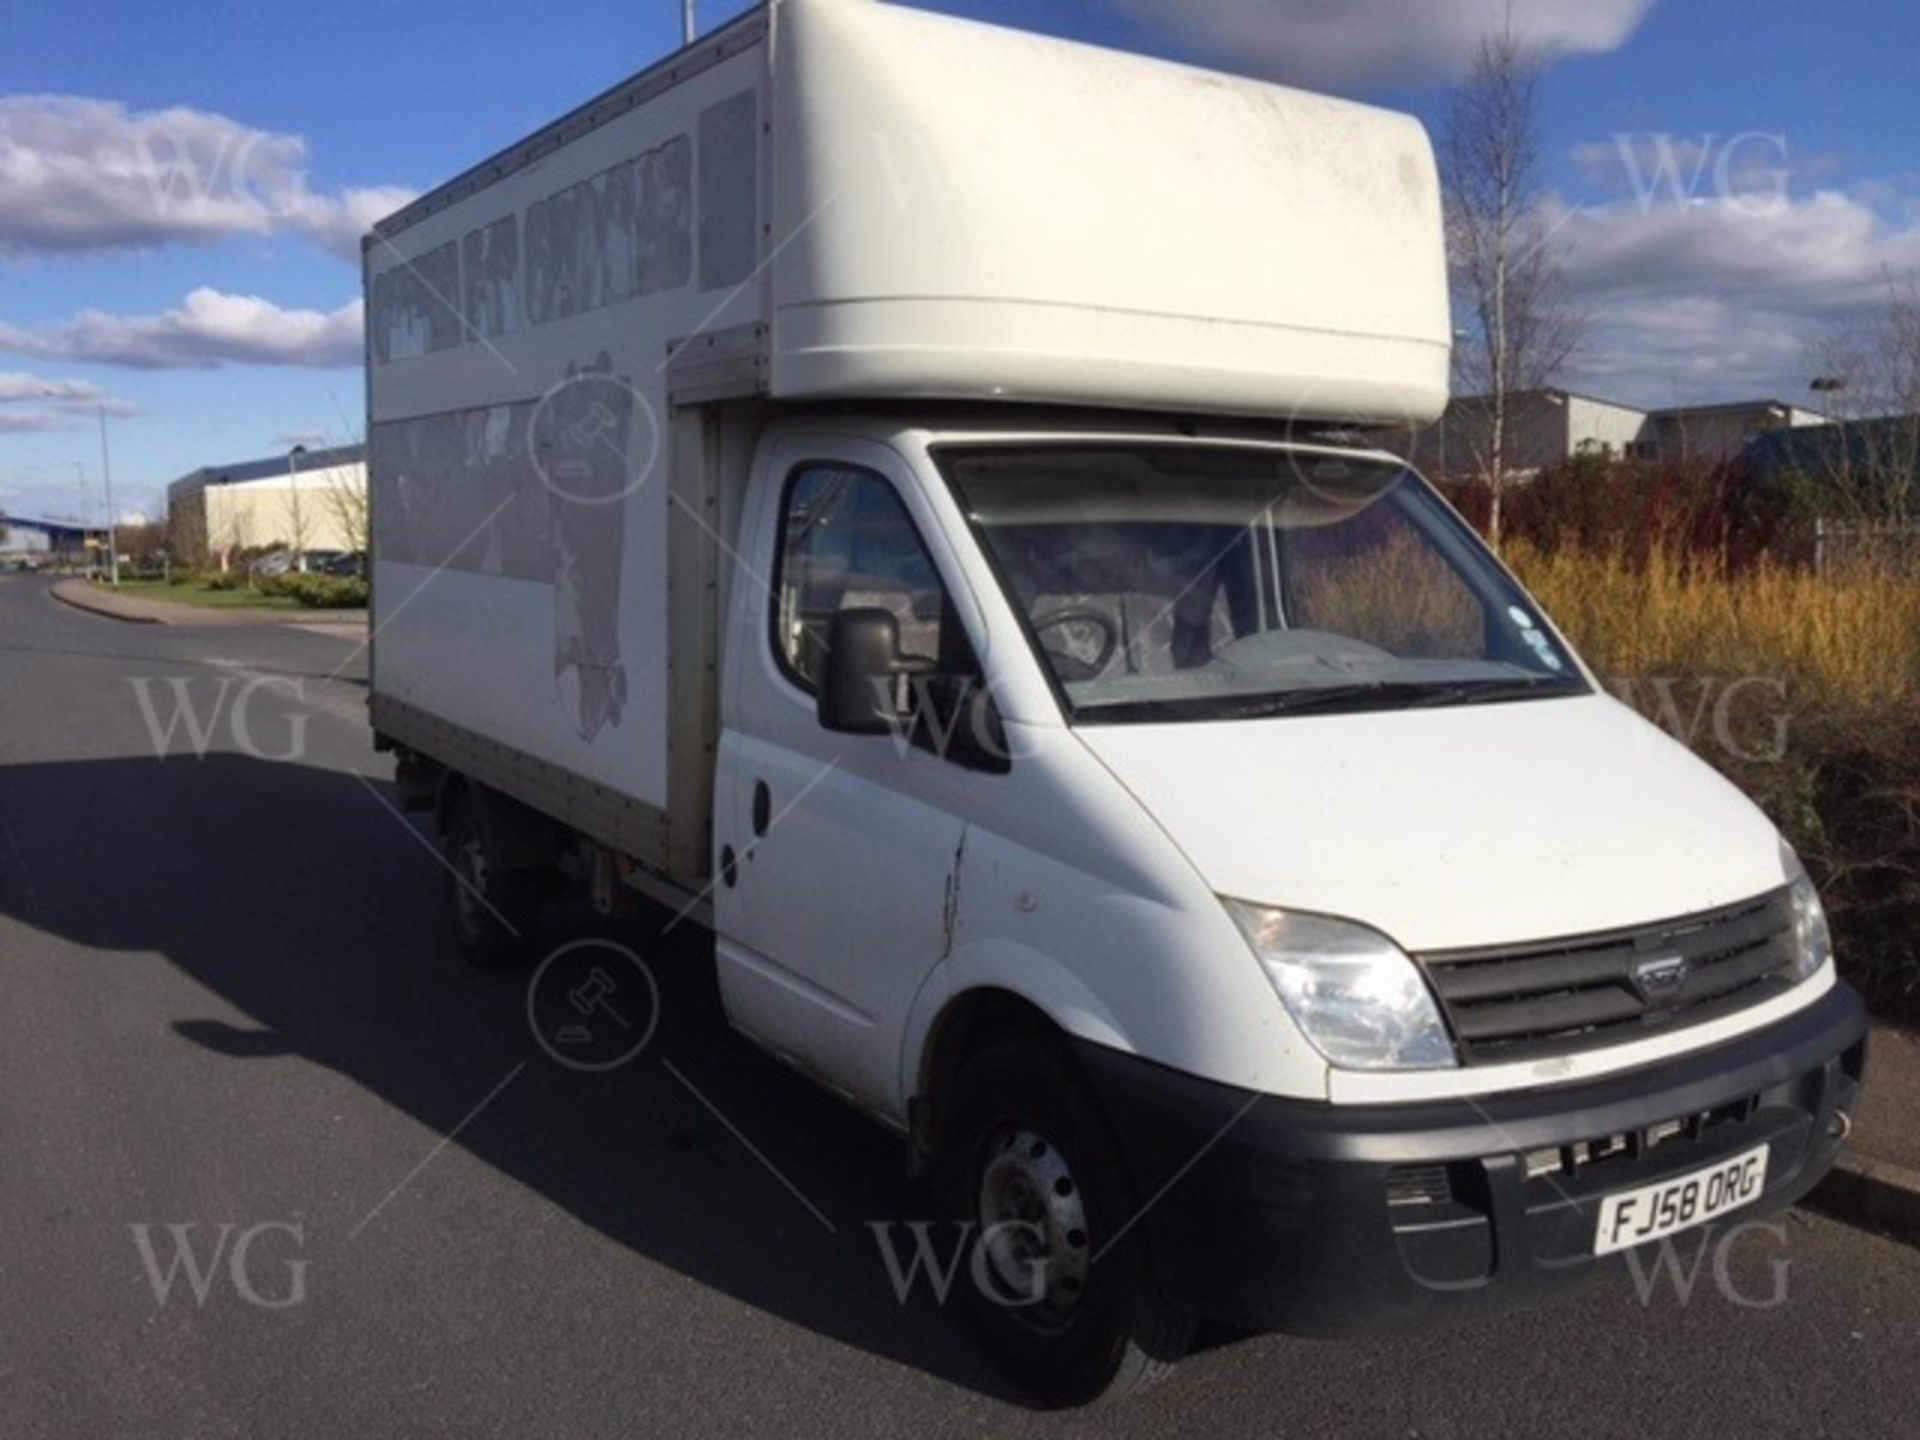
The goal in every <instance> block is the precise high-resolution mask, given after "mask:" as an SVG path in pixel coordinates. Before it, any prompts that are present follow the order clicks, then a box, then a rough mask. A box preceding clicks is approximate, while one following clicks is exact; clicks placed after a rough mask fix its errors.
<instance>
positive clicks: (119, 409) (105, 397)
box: [0, 370, 140, 435]
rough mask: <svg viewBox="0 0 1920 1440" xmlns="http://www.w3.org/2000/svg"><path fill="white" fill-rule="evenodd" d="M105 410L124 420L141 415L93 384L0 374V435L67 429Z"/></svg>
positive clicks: (129, 402) (135, 407)
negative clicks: (84, 418) (77, 421)
mask: <svg viewBox="0 0 1920 1440" xmlns="http://www.w3.org/2000/svg"><path fill="white" fill-rule="evenodd" d="M102 410H104V411H105V412H106V413H107V414H109V415H117V416H121V417H125V416H129V415H137V414H139V413H140V411H139V407H138V406H136V405H134V404H133V403H132V402H131V401H127V400H122V399H120V398H119V397H117V396H114V395H109V394H108V393H107V392H106V391H104V390H102V389H101V388H100V387H99V386H98V385H95V384H93V383H92V382H91V381H87V380H48V379H45V378H43V377H42V376H39V375H27V374H22V373H21V372H19V371H17V370H16V371H11V372H6V371H0V434H7V435H30V434H42V433H45V432H47V431H51V430H64V429H66V428H67V427H68V426H69V425H71V424H73V423H74V422H75V421H76V420H77V419H80V418H83V417H91V416H93V415H95V414H97V413H99V412H100V411H102Z"/></svg>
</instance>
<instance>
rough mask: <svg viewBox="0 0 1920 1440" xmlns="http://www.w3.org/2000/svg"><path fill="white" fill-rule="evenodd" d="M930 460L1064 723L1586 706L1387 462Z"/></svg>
mask: <svg viewBox="0 0 1920 1440" xmlns="http://www.w3.org/2000/svg"><path fill="white" fill-rule="evenodd" d="M938 459H939V462H940V464H941V467H942V469H943V470H944V472H945V474H946V476H947V478H948V481H949V483H950V484H951V485H952V486H953V488H954V490H955V492H956V493H957V494H958V496H959V498H960V501H961V504H962V505H963V506H964V508H965V509H966V512H967V515H968V518H969V520H970V522H971V523H972V525H973V527H974V529H975V532H976V533H977V534H978V536H979V538H980V541H981V543H982V545H983V546H984V547H985V549H986V551H987V554H988V558H989V559H990V560H991V562H992V564H993V566H994V568H995V570H996V571H997V573H998V575H999V577H1000V580H1001V583H1002V584H1003V585H1004V587H1005V589H1006V591H1007V593H1008V595H1009V597H1010V599H1011V600H1012V602H1013V604H1014V606H1015V607H1016V608H1017V610H1018V611H1019V613H1020V615H1021V616H1022V618H1023V619H1024V621H1025V624H1026V628H1027V631H1028V634H1029V635H1030V637H1031V639H1032V642H1033V644H1034V646H1035V648H1036V650H1037V652H1038V653H1039V655H1040V657H1041V659H1042V660H1043V661H1044V663H1045V664H1046V666H1047V669H1048V671H1049V673H1050V674H1051V675H1052V677H1053V680H1054V682H1055V685H1056V688H1057V689H1058V691H1059V693H1060V694H1061V696H1062V698H1063V700H1064V701H1065V703H1066V705H1067V707H1068V709H1069V711H1070V714H1071V716H1072V718H1073V719H1074V720H1075V721H1076V722H1100V721H1124V720H1146V721H1152V720H1181V719H1229V718H1242V717H1252V716H1260V715H1274V714H1285V713H1293V712H1307V711H1318V712H1326V711H1329V710H1338V709H1350V710H1353V709H1395V708H1403V707H1413V706H1429V705H1455V704H1474V703H1492V702H1495V701H1508V700H1525V699H1540V698H1548V697H1553V696H1564V695H1569V694H1583V693H1586V690H1587V685H1586V682H1585V681H1584V680H1583V679H1581V677H1580V672H1579V669H1578V667H1577V666H1576V665H1575V664H1574V662H1573V658H1572V657H1571V656H1570V655H1568V654H1567V653H1566V652H1565V651H1564V649H1563V648H1562V646H1561V644H1560V642H1559V641H1558V640H1557V639H1556V638H1554V637H1553V635H1552V634H1551V633H1550V632H1549V631H1548V629H1547V627H1546V626H1545V624H1544V623H1543V622H1542V620H1541V618H1540V615H1539V613H1538V611H1537V610H1536V608H1535V607H1534V605H1533V602H1532V601H1531V600H1530V599H1529V598H1528V597H1527V595H1526V594H1525V592H1523V591H1522V590H1521V589H1520V588H1519V587H1518V586H1517V585H1515V584H1514V583H1513V581H1512V580H1510V579H1509V578H1508V577H1507V575H1506V574H1505V572H1503V571H1502V570H1501V569H1500V567H1499V566H1498V565H1496V564H1494V563H1493V561H1492V559H1491V558H1490V557H1489V556H1488V554H1487V552H1486V550H1485V549H1484V547H1483V546H1482V545H1481V544H1480V542H1479V540H1478V539H1477V538H1476V537H1475V536H1474V535H1473V534H1472V533H1471V532H1470V531H1468V530H1467V529H1466V527H1465V526H1463V525H1462V524H1461V523H1460V522H1459V520H1458V519H1457V518H1456V517H1455V516H1454V515H1453V513H1452V512H1451V511H1450V510H1448V509H1447V507H1446V506H1445V505H1444V504H1442V503H1441V502H1440V500H1439V499H1438V498H1437V497H1436V496H1435V495H1434V494H1433V492H1432V491H1431V490H1430V489H1428V487H1427V486H1426V485H1425V483H1424V482H1422V481H1421V480H1420V479H1419V478H1418V477H1417V476H1415V475H1414V474H1413V473H1412V472H1411V471H1409V470H1407V469H1406V468H1405V467H1404V466H1402V465H1400V464H1398V463H1397V462H1391V461H1388V460H1385V459H1383V458H1379V457H1369V456H1356V455H1348V454H1341V453H1338V452H1327V451H1317V450H1291V449H1275V448H1272V447H1258V448H1256V447H1251V446H1243V447H1232V446H1218V447H1213V446H1204V445H1174V444H1151V443H1145V444H1127V445H1091V444H1088V445H1077V444H1075V445H1046V446H1038V445H1036V446H1029V447H1024V448H1010V447H980V448H973V447H951V448H945V449H943V450H941V451H940V452H939V454H938Z"/></svg>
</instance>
